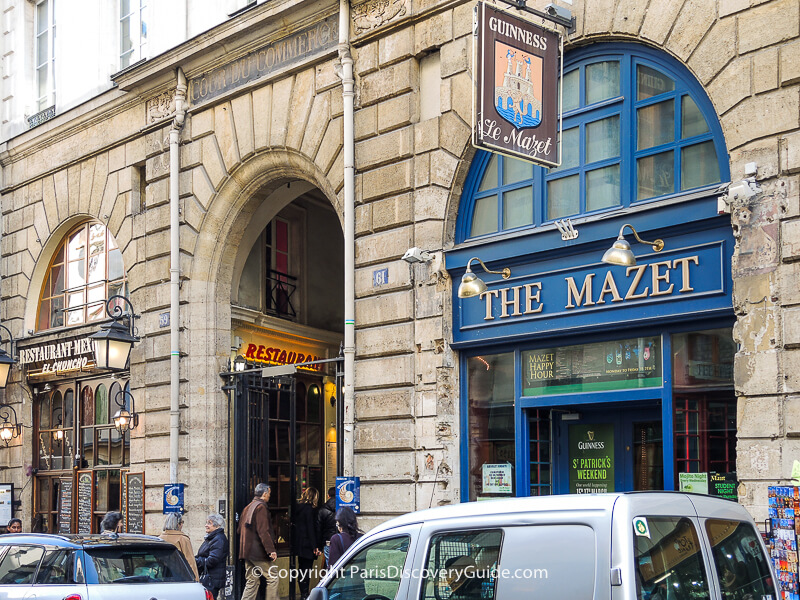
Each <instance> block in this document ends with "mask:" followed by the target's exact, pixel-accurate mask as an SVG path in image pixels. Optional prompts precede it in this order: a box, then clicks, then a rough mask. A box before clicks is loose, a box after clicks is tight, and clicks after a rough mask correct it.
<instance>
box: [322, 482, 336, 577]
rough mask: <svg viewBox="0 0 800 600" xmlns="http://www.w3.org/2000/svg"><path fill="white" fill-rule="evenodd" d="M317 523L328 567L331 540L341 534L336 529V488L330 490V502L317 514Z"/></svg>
mask: <svg viewBox="0 0 800 600" xmlns="http://www.w3.org/2000/svg"><path fill="white" fill-rule="evenodd" d="M317 521H318V522H319V530H320V535H321V536H322V540H320V547H321V548H322V552H323V553H324V554H325V564H326V565H327V564H328V553H329V552H330V550H331V538H332V537H333V536H334V535H336V534H337V533H339V530H338V529H336V488H334V487H332V488H330V489H329V490H328V500H327V501H326V502H325V504H323V505H322V506H321V507H320V509H319V512H317Z"/></svg>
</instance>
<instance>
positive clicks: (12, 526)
mask: <svg viewBox="0 0 800 600" xmlns="http://www.w3.org/2000/svg"><path fill="white" fill-rule="evenodd" d="M6 532H8V533H22V521H21V520H20V519H18V518H17V517H14V518H13V519H11V520H10V521H9V522H8V525H6Z"/></svg>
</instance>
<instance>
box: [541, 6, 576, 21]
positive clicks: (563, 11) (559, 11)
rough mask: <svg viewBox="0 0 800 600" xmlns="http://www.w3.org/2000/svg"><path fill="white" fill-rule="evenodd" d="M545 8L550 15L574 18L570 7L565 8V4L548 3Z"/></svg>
mask: <svg viewBox="0 0 800 600" xmlns="http://www.w3.org/2000/svg"><path fill="white" fill-rule="evenodd" d="M544 10H545V11H546V12H547V14H548V15H550V16H551V17H559V18H561V19H567V20H571V19H572V12H571V11H570V10H569V9H568V8H564V7H563V6H558V5H557V4H548V5H547V6H545V7H544Z"/></svg>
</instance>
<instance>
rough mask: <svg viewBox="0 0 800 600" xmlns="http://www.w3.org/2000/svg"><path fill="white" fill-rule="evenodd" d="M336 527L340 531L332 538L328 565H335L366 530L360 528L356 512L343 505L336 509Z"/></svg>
mask: <svg viewBox="0 0 800 600" xmlns="http://www.w3.org/2000/svg"><path fill="white" fill-rule="evenodd" d="M336 528H337V529H338V530H339V533H337V534H336V535H334V536H333V537H332V538H331V549H330V554H329V555H328V567H332V566H334V565H335V564H336V561H338V560H339V559H340V558H341V557H342V555H343V554H344V553H345V552H347V549H348V548H349V547H350V546H352V545H353V542H355V541H356V540H357V539H358V538H360V537H361V536H362V535H364V532H363V531H361V530H360V529H359V528H358V520H357V519H356V513H354V512H353V509H352V508H350V507H349V506H343V507H342V508H340V509H339V510H337V511H336Z"/></svg>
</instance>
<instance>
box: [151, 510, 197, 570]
mask: <svg viewBox="0 0 800 600" xmlns="http://www.w3.org/2000/svg"><path fill="white" fill-rule="evenodd" d="M182 530H183V515H182V514H181V513H178V512H174V513H169V514H168V515H167V518H166V519H164V531H162V532H161V535H160V536H158V537H160V538H161V539H162V540H164V541H165V542H169V543H170V544H172V545H173V546H175V547H176V548H177V549H178V550H180V552H181V554H183V557H184V558H185V559H186V562H188V563H189V566H190V567H191V568H192V572H193V573H194V580H195V581H197V580H198V573H197V567H196V566H195V564H194V551H193V550H192V540H190V539H189V536H188V535H186V534H185V533H183V531H182Z"/></svg>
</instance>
